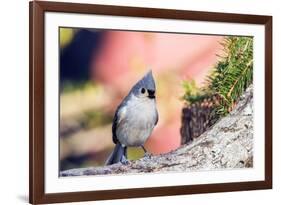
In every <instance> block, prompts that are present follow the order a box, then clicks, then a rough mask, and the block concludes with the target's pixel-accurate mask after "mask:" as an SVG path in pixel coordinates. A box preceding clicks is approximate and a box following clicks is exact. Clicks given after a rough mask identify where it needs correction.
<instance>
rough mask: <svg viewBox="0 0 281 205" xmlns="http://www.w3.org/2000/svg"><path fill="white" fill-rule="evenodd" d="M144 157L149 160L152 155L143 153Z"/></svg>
mask: <svg viewBox="0 0 281 205" xmlns="http://www.w3.org/2000/svg"><path fill="white" fill-rule="evenodd" d="M144 157H146V158H149V159H150V158H151V157H152V154H151V153H148V152H145V153H144Z"/></svg>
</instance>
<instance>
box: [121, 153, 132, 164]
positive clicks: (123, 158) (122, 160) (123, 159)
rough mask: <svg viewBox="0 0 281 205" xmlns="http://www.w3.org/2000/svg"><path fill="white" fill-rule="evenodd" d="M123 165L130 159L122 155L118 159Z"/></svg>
mask: <svg viewBox="0 0 281 205" xmlns="http://www.w3.org/2000/svg"><path fill="white" fill-rule="evenodd" d="M120 162H121V163H122V164H123V165H128V164H129V163H130V161H129V160H128V159H127V158H126V157H125V156H124V155H123V156H122V158H121V161H120Z"/></svg>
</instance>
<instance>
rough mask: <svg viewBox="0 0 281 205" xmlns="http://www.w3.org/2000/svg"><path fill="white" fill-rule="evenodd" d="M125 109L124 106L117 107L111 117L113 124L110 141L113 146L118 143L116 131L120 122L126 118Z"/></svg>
mask: <svg viewBox="0 0 281 205" xmlns="http://www.w3.org/2000/svg"><path fill="white" fill-rule="evenodd" d="M126 110H127V109H126V107H125V106H124V105H122V104H121V105H120V106H118V108H117V110H116V112H115V115H114V117H113V123H112V140H113V142H114V143H115V144H117V143H118V142H119V140H118V137H117V135H116V131H117V128H118V125H120V124H121V122H122V121H123V120H124V119H125V116H126Z"/></svg>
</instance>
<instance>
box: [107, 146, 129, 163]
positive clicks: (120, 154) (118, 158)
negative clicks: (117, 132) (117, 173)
mask: <svg viewBox="0 0 281 205" xmlns="http://www.w3.org/2000/svg"><path fill="white" fill-rule="evenodd" d="M126 151H127V149H126V147H123V146H122V145H121V144H120V142H117V144H116V145H115V148H114V150H113V152H112V153H111V154H110V156H109V157H108V159H107V160H106V162H105V165H111V164H115V163H118V162H122V161H123V160H124V158H125V159H126V157H127V153H126Z"/></svg>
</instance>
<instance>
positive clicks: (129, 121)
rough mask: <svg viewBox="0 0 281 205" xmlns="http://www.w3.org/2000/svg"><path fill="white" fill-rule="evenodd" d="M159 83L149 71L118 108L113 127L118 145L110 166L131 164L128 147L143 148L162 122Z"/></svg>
mask: <svg viewBox="0 0 281 205" xmlns="http://www.w3.org/2000/svg"><path fill="white" fill-rule="evenodd" d="M155 91H156V89H155V82H154V79H153V76H152V71H149V72H148V73H147V74H146V75H145V76H144V77H143V78H142V79H141V80H140V81H139V82H137V83H136V84H135V85H134V86H133V88H132V89H131V90H130V92H129V94H128V95H127V96H126V97H125V98H124V100H123V101H122V102H121V104H120V105H119V106H118V107H117V110H116V112H115V115H114V118H113V124H112V139H113V142H114V143H115V144H116V145H115V148H114V150H113V152H112V153H111V155H110V156H109V158H108V159H107V161H106V165H110V164H114V163H118V162H121V163H126V162H127V147H139V146H141V147H142V148H143V149H144V151H145V152H146V150H145V148H144V143H145V142H146V140H147V139H148V137H149V136H150V134H151V132H152V130H153V128H154V126H155V125H156V124H157V122H158V112H157V108H156V101H155Z"/></svg>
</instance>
